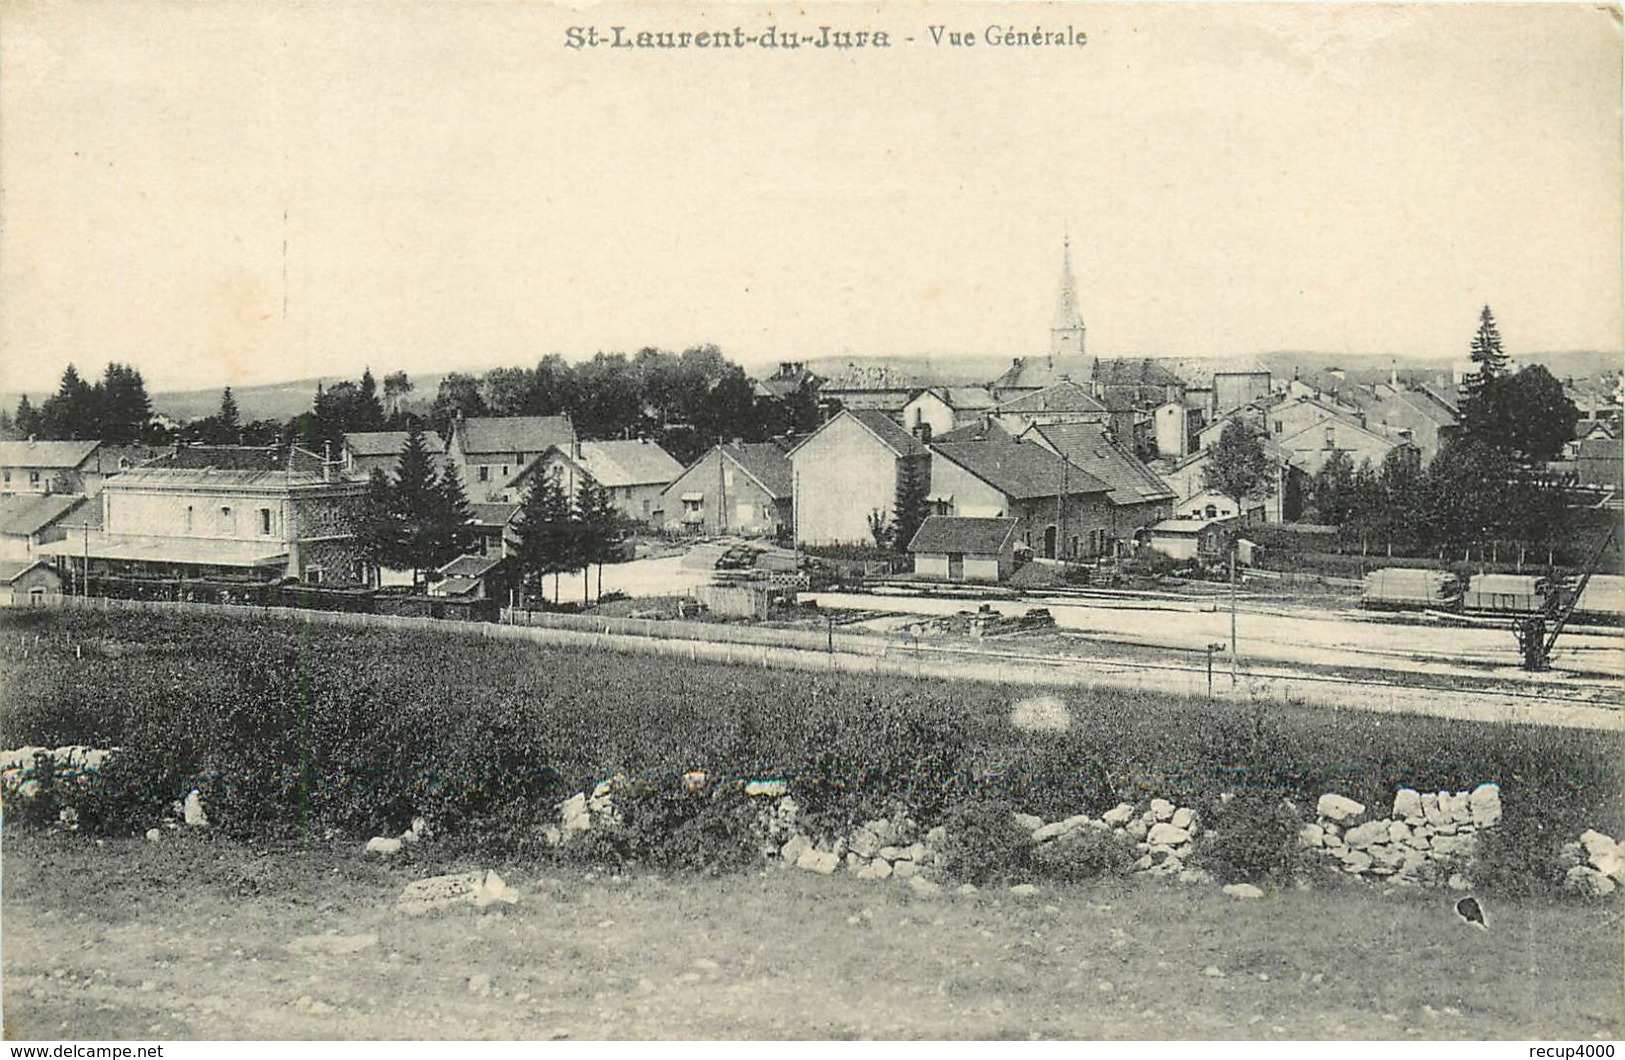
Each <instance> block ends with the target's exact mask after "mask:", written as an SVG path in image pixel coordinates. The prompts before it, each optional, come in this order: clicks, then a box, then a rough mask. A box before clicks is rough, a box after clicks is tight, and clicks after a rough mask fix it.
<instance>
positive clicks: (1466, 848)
mask: <svg viewBox="0 0 1625 1060" xmlns="http://www.w3.org/2000/svg"><path fill="white" fill-rule="evenodd" d="M1433 852H1434V853H1435V854H1441V855H1450V854H1461V855H1464V856H1465V855H1467V854H1471V853H1472V852H1473V838H1472V836H1465V835H1436V836H1434V837H1433Z"/></svg>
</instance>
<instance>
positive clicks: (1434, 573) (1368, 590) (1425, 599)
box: [1360, 567, 1461, 611]
mask: <svg viewBox="0 0 1625 1060" xmlns="http://www.w3.org/2000/svg"><path fill="white" fill-rule="evenodd" d="M1360 606H1361V607H1363V608H1366V609H1368V610H1375V611H1414V610H1423V611H1456V610H1459V609H1460V608H1461V582H1460V581H1458V580H1457V578H1456V576H1455V575H1454V574H1451V573H1450V572H1449V571H1443V570H1427V569H1425V568H1420V567H1384V568H1383V569H1382V570H1374V571H1372V572H1371V573H1370V574H1367V575H1366V576H1365V586H1364V588H1363V589H1362V591H1361V593H1360Z"/></svg>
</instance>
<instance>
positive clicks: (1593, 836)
mask: <svg viewBox="0 0 1625 1060" xmlns="http://www.w3.org/2000/svg"><path fill="white" fill-rule="evenodd" d="M1580 846H1581V847H1582V848H1583V849H1584V850H1585V852H1586V860H1587V861H1594V860H1595V859H1597V858H1599V857H1604V858H1608V857H1617V856H1619V844H1618V843H1616V842H1614V840H1613V838H1612V837H1610V836H1607V835H1604V834H1603V833H1601V832H1599V831H1597V830H1596V829H1587V830H1586V831H1584V832H1581V833H1580Z"/></svg>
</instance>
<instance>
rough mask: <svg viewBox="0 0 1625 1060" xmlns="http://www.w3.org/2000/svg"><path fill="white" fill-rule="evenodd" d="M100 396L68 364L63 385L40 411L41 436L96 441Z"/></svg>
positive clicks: (98, 429)
mask: <svg viewBox="0 0 1625 1060" xmlns="http://www.w3.org/2000/svg"><path fill="white" fill-rule="evenodd" d="M96 405H97V394H96V392H95V391H94V390H93V389H92V388H91V386H90V385H89V384H88V383H86V382H85V381H84V380H83V379H81V378H80V377H79V370H78V369H76V368H75V367H74V366H73V365H71V364H70V365H68V368H67V371H65V372H63V373H62V384H61V385H60V386H59V387H58V388H57V392H56V393H55V394H53V395H52V396H51V397H49V398H48V399H46V402H45V404H44V406H43V407H42V408H41V409H40V427H41V430H40V431H39V434H40V435H42V436H43V437H46V438H95V437H96V436H97V435H98V434H99V433H100V424H99V423H98V422H97V421H98V419H99V415H98V413H99V411H100V410H98V409H97V408H96Z"/></svg>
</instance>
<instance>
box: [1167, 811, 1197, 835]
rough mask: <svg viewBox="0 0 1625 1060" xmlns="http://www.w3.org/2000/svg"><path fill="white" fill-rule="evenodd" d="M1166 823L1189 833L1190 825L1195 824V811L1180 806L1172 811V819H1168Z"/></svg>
mask: <svg viewBox="0 0 1625 1060" xmlns="http://www.w3.org/2000/svg"><path fill="white" fill-rule="evenodd" d="M1168 823H1169V824H1171V825H1173V826H1174V827H1175V828H1183V829H1184V830H1185V831H1187V832H1189V831H1190V830H1191V825H1193V824H1195V823H1196V811H1195V810H1193V809H1191V808H1190V807H1189V806H1181V807H1180V808H1179V809H1177V810H1175V811H1174V815H1173V817H1171V818H1169V821H1168Z"/></svg>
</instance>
